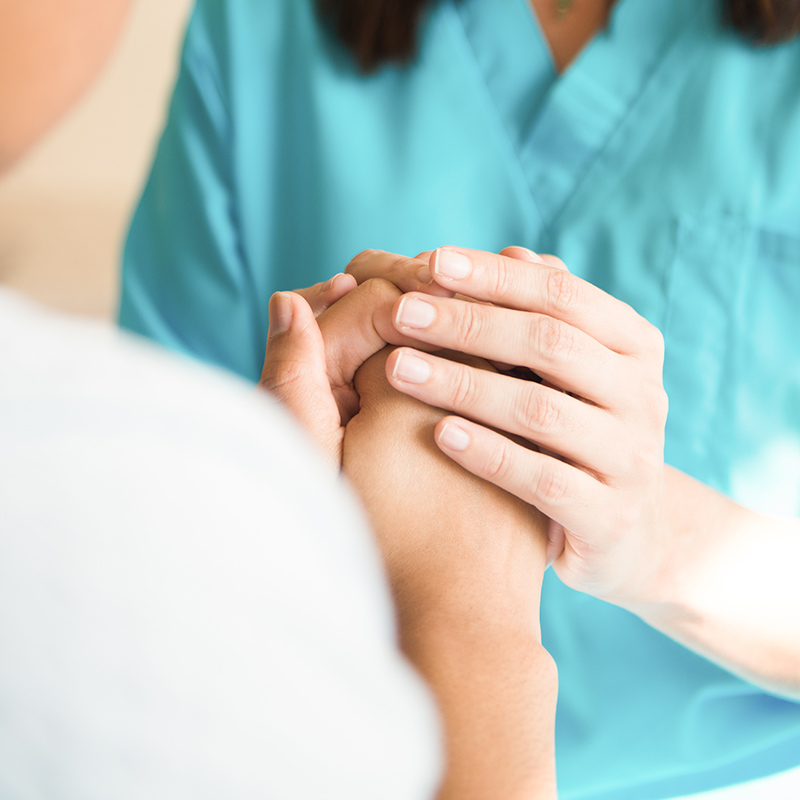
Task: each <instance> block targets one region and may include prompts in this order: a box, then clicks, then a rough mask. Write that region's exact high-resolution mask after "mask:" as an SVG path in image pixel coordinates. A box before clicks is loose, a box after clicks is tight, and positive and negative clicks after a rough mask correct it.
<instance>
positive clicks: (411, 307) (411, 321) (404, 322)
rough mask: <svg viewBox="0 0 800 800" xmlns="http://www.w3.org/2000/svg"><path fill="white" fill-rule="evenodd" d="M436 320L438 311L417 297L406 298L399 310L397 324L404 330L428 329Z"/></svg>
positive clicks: (401, 302)
mask: <svg viewBox="0 0 800 800" xmlns="http://www.w3.org/2000/svg"><path fill="white" fill-rule="evenodd" d="M435 319H436V309H435V308H434V307H433V306H432V305H431V304H430V303H426V302H425V301H423V300H417V298H416V297H404V298H403V299H402V300H401V301H400V308H398V309H397V324H398V325H401V326H403V327H404V328H427V327H428V326H429V325H432V324H433V321H434V320H435Z"/></svg>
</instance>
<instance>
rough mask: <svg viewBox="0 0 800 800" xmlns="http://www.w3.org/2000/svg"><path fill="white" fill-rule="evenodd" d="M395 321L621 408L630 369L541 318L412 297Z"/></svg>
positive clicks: (428, 339)
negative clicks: (621, 394) (527, 370)
mask: <svg viewBox="0 0 800 800" xmlns="http://www.w3.org/2000/svg"><path fill="white" fill-rule="evenodd" d="M394 320H395V326H396V327H397V330H398V331H399V332H400V333H402V334H403V335H404V336H408V337H410V338H412V339H417V340H418V341H422V342H425V343H427V344H429V345H435V346H437V347H440V348H446V349H449V350H458V351H460V352H463V353H470V354H472V355H476V356H480V357H482V358H486V359H489V360H491V361H501V362H505V363H509V364H516V365H520V366H525V367H529V368H530V369H532V370H533V371H534V372H535V373H536V374H537V375H540V376H541V377H542V378H545V379H547V380H549V381H550V382H551V383H553V384H554V385H555V386H557V387H559V388H560V389H564V390H566V391H568V392H573V393H574V394H577V395H579V396H581V397H584V398H586V399H587V400H591V401H592V402H593V403H597V404H598V405H601V406H603V407H605V408H610V407H614V406H615V405H617V404H618V402H619V399H620V397H619V396H620V392H621V389H622V387H624V386H626V385H628V381H626V378H627V377H628V373H629V372H630V371H631V369H632V367H631V366H630V365H628V364H627V363H626V362H625V360H624V359H623V358H622V357H621V356H620V355H618V354H617V353H614V352H612V351H611V350H608V349H607V348H605V347H603V346H602V345H601V344H599V343H598V342H597V341H596V340H595V339H593V338H592V337H591V336H589V335H587V334H586V333H584V332H583V331H581V330H579V329H578V328H576V327H574V326H572V325H569V324H567V323H566V322H562V321H561V320H558V319H555V318H553V317H548V316H545V315H543V314H536V313H529V312H524V311H516V310H513V309H507V308H498V307H495V306H490V305H486V304H485V303H467V302H463V301H461V300H458V299H448V298H440V297H423V296H422V295H420V294H417V293H414V294H406V295H403V296H402V297H401V298H400V299H399V301H398V302H397V304H396V306H395V317H394Z"/></svg>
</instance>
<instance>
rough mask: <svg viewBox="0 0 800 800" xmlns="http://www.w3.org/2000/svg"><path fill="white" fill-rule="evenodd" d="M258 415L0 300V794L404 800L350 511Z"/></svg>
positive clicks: (407, 739) (381, 644)
mask: <svg viewBox="0 0 800 800" xmlns="http://www.w3.org/2000/svg"><path fill="white" fill-rule="evenodd" d="M315 456H316V454H315V453H314V452H313V448H312V447H311V446H310V444H309V443H307V442H306V441H305V440H304V438H303V435H302V434H301V432H300V431H299V430H298V429H297V428H296V426H295V425H294V423H293V421H292V420H291V419H290V418H289V417H288V416H287V415H286V414H285V413H284V412H283V411H282V410H281V409H280V408H279V407H278V406H277V404H275V403H274V402H271V401H270V400H269V399H268V398H263V397H257V396H255V395H254V394H253V392H252V390H250V389H249V388H247V387H245V386H244V385H238V384H237V383H235V382H234V381H233V380H230V379H225V378H223V377H220V376H219V375H217V374H216V373H212V372H210V371H209V370H207V369H206V368H203V367H199V366H197V365H194V364H189V363H184V362H179V361H176V360H173V359H172V358H171V357H168V356H166V355H163V354H160V353H156V352H155V351H153V350H150V349H147V348H145V347H144V346H143V345H140V344H138V343H135V342H132V341H129V340H126V339H124V338H123V337H122V336H121V335H120V334H118V333H116V332H114V331H113V330H111V329H106V328H103V327H101V326H98V325H95V324H91V323H86V322H78V321H70V320H67V319H63V318H59V317H56V316H55V315H51V314H48V313H45V312H43V311H39V310H37V309H35V308H33V307H32V306H29V305H28V304H27V303H25V302H24V301H22V300H20V299H18V298H16V297H14V296H12V295H10V294H9V293H7V292H2V291H0V797H3V798H14V799H15V800H27V799H28V798H31V799H32V798H45V797H46V798H56V800H72V799H73V798H75V800H78V798H80V800H94V799H95V798H96V799H97V800H109V798H113V799H114V800H127V799H128V798H131V799H133V798H137V799H140V798H147V800H160V798H165V799H166V798H169V799H170V800H178V799H179V798H187V800H188V798H191V799H192V800H202V799H203V798H214V799H215V800H219V798H226V800H230V799H231V798H237V799H238V798H269V800H320V798H326V800H327V799H328V798H342V799H343V800H344V799H345V798H346V799H347V800H360V798H363V800H376V798H381V800H394V799H395V798H396V799H397V800H422V799H423V798H429V797H432V796H433V794H434V793H435V787H436V782H437V779H438V775H439V765H440V752H439V750H440V747H439V737H438V728H437V724H436V721H435V718H434V713H433V710H432V704H431V702H430V699H429V697H428V695H427V693H426V691H425V689H424V688H423V686H422V684H421V682H420V681H419V680H418V679H417V678H416V676H415V675H414V673H413V672H412V671H411V670H410V668H409V667H408V666H407V665H406V663H405V662H404V661H403V660H402V658H401V657H400V655H399V654H398V651H397V648H396V644H395V630H394V622H393V617H392V609H391V604H390V600H389V595H388V591H387V587H386V584H385V580H384V577H383V574H382V572H381V569H380V565H379V560H378V558H377V555H376V552H375V550H374V548H373V545H372V541H371V539H370V535H369V533H368V531H367V528H366V526H365V524H364V522H363V521H362V519H361V517H360V515H359V513H358V511H357V508H356V506H355V504H354V503H353V502H352V500H351V499H350V497H349V496H348V493H347V491H346V489H345V487H344V486H343V484H341V483H340V482H339V480H338V479H337V477H336V476H335V475H334V474H333V473H331V472H329V471H328V470H327V469H326V467H325V465H324V464H322V463H321V461H320V460H318V459H317V458H316V457H315Z"/></svg>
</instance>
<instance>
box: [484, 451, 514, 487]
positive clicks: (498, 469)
mask: <svg viewBox="0 0 800 800" xmlns="http://www.w3.org/2000/svg"><path fill="white" fill-rule="evenodd" d="M511 470H512V456H511V448H510V446H509V442H508V441H507V440H503V441H500V442H498V443H497V444H495V446H494V447H493V448H492V450H491V452H490V453H489V458H488V460H487V461H486V477H487V478H488V479H489V480H490V481H492V482H493V483H503V482H504V481H505V480H506V479H507V478H508V477H509V476H510V475H511Z"/></svg>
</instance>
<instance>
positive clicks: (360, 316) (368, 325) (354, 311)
mask: <svg viewBox="0 0 800 800" xmlns="http://www.w3.org/2000/svg"><path fill="white" fill-rule="evenodd" d="M399 296H400V290H399V289H398V288H397V287H396V286H395V285H394V284H392V283H390V282H389V281H385V280H379V279H375V278H372V279H369V280H367V281H366V282H364V283H362V284H361V285H360V286H358V287H357V288H356V289H354V290H353V291H352V292H350V293H349V294H347V296H345V297H343V298H342V299H341V300H340V301H339V302H338V303H335V304H334V305H332V306H331V307H330V308H329V309H328V310H327V311H325V312H324V313H323V314H321V315H320V316H319V318H318V323H319V328H320V331H321V333H322V338H323V340H324V342H325V353H326V360H327V370H328V379H329V381H330V385H331V387H332V388H333V393H334V397H335V398H336V402H337V404H338V406H339V410H340V413H341V416H342V419H343V421H344V422H345V423H346V422H347V421H348V420H349V419H350V418H352V416H353V415H354V414H356V413H358V408H359V400H358V395H357V394H356V392H355V389H354V387H353V378H354V376H355V374H356V372H357V371H358V369H359V367H360V366H361V365H362V364H363V363H364V362H365V361H366V360H367V359H368V358H370V357H371V356H373V355H374V354H375V353H377V352H378V351H379V350H382V349H383V348H384V347H385V346H386V344H396V345H402V344H406V345H407V344H412V343H413V340H411V339H409V338H408V337H405V336H403V335H402V334H400V333H399V332H398V331H397V329H396V328H395V326H394V324H393V322H392V309H393V307H394V304H395V302H396V301H397V298H398V297H399Z"/></svg>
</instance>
